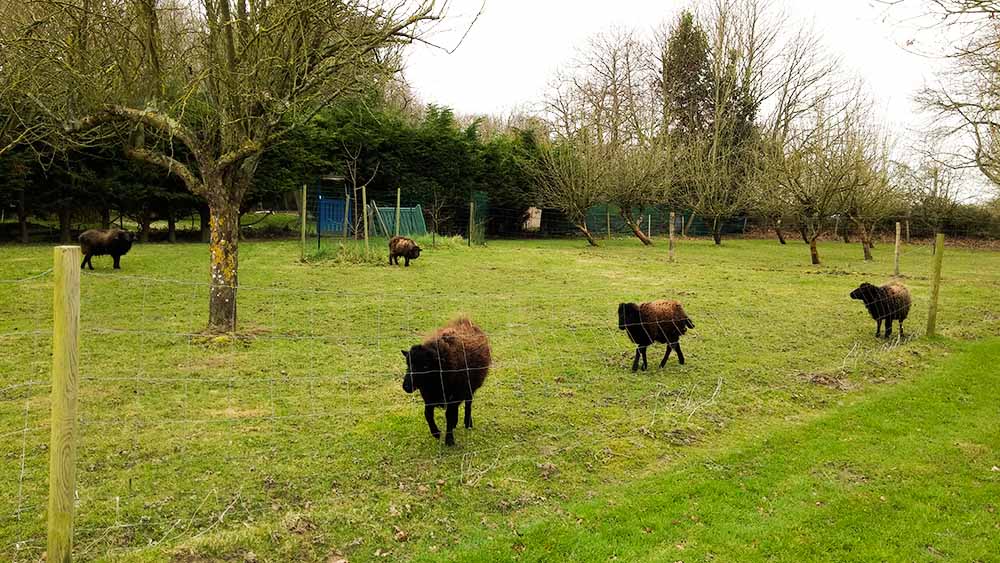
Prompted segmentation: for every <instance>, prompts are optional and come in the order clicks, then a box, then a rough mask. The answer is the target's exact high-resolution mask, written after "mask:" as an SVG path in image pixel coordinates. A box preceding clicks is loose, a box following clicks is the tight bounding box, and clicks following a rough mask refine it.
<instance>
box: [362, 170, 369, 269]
mask: <svg viewBox="0 0 1000 563" xmlns="http://www.w3.org/2000/svg"><path fill="white" fill-rule="evenodd" d="M361 209H362V210H364V228H365V255H367V254H368V184H361Z"/></svg>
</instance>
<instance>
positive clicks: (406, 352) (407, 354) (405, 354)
mask: <svg viewBox="0 0 1000 563" xmlns="http://www.w3.org/2000/svg"><path fill="white" fill-rule="evenodd" d="M400 352H402V353H403V357H404V358H406V359H407V360H409V359H410V352H409V351H408V350H400Z"/></svg>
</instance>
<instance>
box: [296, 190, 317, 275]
mask: <svg viewBox="0 0 1000 563" xmlns="http://www.w3.org/2000/svg"><path fill="white" fill-rule="evenodd" d="M299 214H300V215H301V216H302V217H301V219H302V221H301V225H300V226H299V231H300V233H299V237H300V238H301V239H302V256H301V258H300V260H302V261H303V262H305V261H306V185H305V184H302V205H301V206H300V209H299ZM317 217H318V215H317Z"/></svg>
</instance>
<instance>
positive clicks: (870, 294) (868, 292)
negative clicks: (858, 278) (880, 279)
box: [851, 282, 878, 303]
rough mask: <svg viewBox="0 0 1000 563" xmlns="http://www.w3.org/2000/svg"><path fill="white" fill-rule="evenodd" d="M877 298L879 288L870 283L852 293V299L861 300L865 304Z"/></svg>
mask: <svg viewBox="0 0 1000 563" xmlns="http://www.w3.org/2000/svg"><path fill="white" fill-rule="evenodd" d="M877 298H878V288H877V287H875V286H874V285H872V284H870V283H868V282H864V283H862V284H861V285H859V286H858V288H857V289H855V290H854V291H852V292H851V299H860V300H861V301H863V302H865V303H871V302H872V301H875V300H876V299H877Z"/></svg>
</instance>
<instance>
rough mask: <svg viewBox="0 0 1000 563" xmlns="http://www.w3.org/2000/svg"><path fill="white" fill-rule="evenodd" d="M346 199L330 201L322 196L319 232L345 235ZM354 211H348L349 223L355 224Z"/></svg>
mask: <svg viewBox="0 0 1000 563" xmlns="http://www.w3.org/2000/svg"><path fill="white" fill-rule="evenodd" d="M345 204H346V201H345V200H344V199H329V198H324V197H323V196H320V200H319V230H320V231H321V232H324V233H331V234H343V232H344V205H345ZM353 219H354V214H353V213H352V210H350V209H348V210H347V223H348V225H350V224H351V223H352V222H353Z"/></svg>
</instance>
